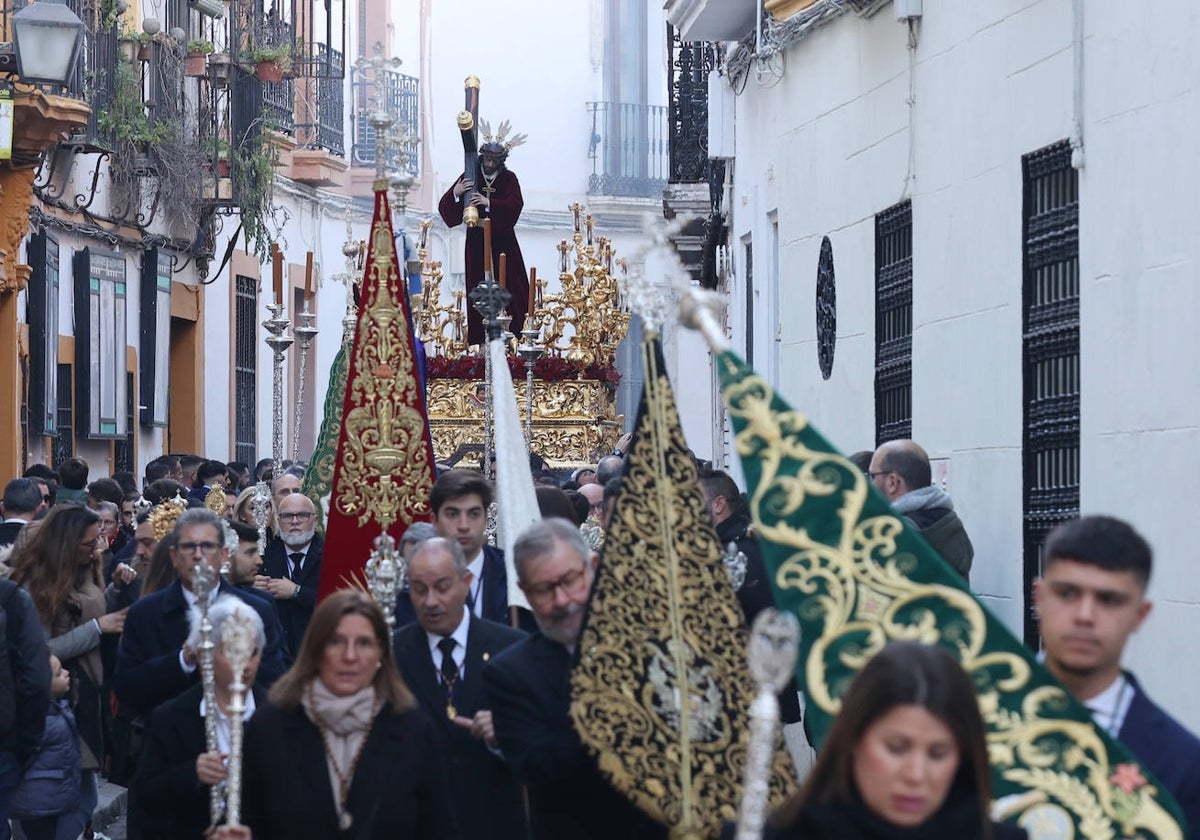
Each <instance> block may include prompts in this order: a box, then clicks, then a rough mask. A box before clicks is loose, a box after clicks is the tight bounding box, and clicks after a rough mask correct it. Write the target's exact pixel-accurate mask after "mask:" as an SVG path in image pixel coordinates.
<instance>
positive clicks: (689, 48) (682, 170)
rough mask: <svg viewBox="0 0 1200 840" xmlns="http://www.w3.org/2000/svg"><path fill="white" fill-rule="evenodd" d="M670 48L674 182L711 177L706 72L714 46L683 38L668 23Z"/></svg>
mask: <svg viewBox="0 0 1200 840" xmlns="http://www.w3.org/2000/svg"><path fill="white" fill-rule="evenodd" d="M667 43H668V44H669V45H670V49H671V60H670V62H669V64H668V78H667V85H668V89H669V91H670V96H671V105H670V108H671V111H670V126H671V128H670V147H671V170H670V172H671V174H670V180H671V183H673V184H696V183H703V182H705V181H708V180H710V175H711V172H710V167H709V162H708V74H709V72H710V71H711V70H712V69H713V67H714V66H715V65H716V60H717V59H716V49H715V48H714V46H713V45H712V44H709V43H706V42H704V41H684V40H683V39H682V38H680V37H679V32H678V31H676V29H675V28H674V27H672V26H670V25H669V24H668V26H667Z"/></svg>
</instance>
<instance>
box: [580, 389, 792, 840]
mask: <svg viewBox="0 0 1200 840" xmlns="http://www.w3.org/2000/svg"><path fill="white" fill-rule="evenodd" d="M651 379H652V378H651V377H650V376H649V375H648V377H647V385H646V389H645V390H646V393H645V394H644V396H643V400H644V407H643V409H642V414H641V416H639V419H638V432H637V434H636V435H635V436H634V441H635V443H634V446H633V451H632V452H631V453H630V455H629V457H628V460H627V466H626V472H625V474H624V477H623V478H622V487H621V496H620V499H619V500H618V502H617V507H616V510H615V512H614V522H613V523H612V524H611V525H610V527H609V530H608V532H607V534H606V536H605V546H604V555H603V558H602V560H601V566H600V571H599V572H598V573H597V581H596V584H595V588H594V591H593V593H592V600H591V603H590V606H589V610H588V621H587V625H586V627H585V628H584V631H583V634H582V635H581V637H580V643H579V649H580V661H579V663H578V664H577V665H576V667H575V669H574V671H573V673H572V689H573V695H572V705H571V715H572V717H573V719H574V721H575V725H576V730H577V731H578V732H579V733H580V737H581V739H582V740H583V742H584V744H585V745H587V746H588V747H589V748H590V749H591V750H592V751H593V752H594V753H595V754H596V756H597V758H598V760H599V763H600V768H601V771H602V772H603V773H604V774H605V776H606V777H608V778H609V780H610V781H611V782H612V784H613V785H614V786H615V787H616V788H617V789H618V790H620V791H621V792H622V793H623V794H624V795H625V796H627V797H629V798H630V799H632V800H633V801H634V802H636V803H637V804H638V806H639V807H641V808H642V809H643V810H644V811H646V812H647V813H650V814H653V815H655V816H656V817H657V818H658V819H660V820H661V821H662V822H663V823H665V824H666V825H669V826H673V827H674V829H675V831H676V832H683V833H687V832H697V833H700V834H704V835H706V836H713V837H715V836H716V834H717V833H718V832H719V830H720V827H721V824H722V823H723V822H725V821H729V820H733V819H735V818H736V808H737V803H738V802H739V801H740V799H741V780H742V778H743V776H744V772H745V767H746V761H747V749H748V732H747V728H746V723H747V720H748V716H747V709H748V707H749V704H750V701H751V700H752V699H753V697H754V684H753V682H752V681H751V679H750V675H749V671H748V669H747V666H746V653H745V650H746V633H745V630H744V629H743V617H742V614H741V609H740V607H739V605H738V602H737V599H736V597H735V596H734V593H733V590H732V586H731V585H730V582H729V576H728V573H727V572H726V571H725V568H724V565H723V564H722V562H721V547H720V545H719V544H718V542H717V539H716V535H715V533H714V532H713V530H712V528H711V525H709V524H708V522H707V514H706V512H705V510H704V506H703V499H702V497H701V494H700V490H699V487H698V483H697V476H696V471H695V466H694V463H693V461H692V459H691V455H690V453H689V452H688V450H687V447H686V444H685V443H684V441H683V436H682V431H681V430H680V426H679V417H678V414H677V413H676V409H675V405H674V400H673V398H671V397H670V390H669V383H668V382H667V380H666V377H665V376H663V377H662V378H661V380H660V381H657V382H652V381H651ZM646 415H651V416H657V417H658V418H659V422H660V424H661V425H659V426H658V428H657V430H656V431H655V432H651V431H650V426H651V425H652V424H651V423H650V421H648V420H647V418H646ZM664 429H665V430H667V431H666V433H665V434H664V433H663V430H664ZM660 458H661V461H659V460H658V459H660ZM656 462H657V463H658V464H659V466H660V467H661V472H660V471H659V469H657V468H656V466H655V465H656ZM681 697H682V698H683V699H682V700H681V699H680V698H681ZM685 721H686V723H685ZM685 726H686V731H687V733H688V734H689V737H687V738H686V739H685V738H684V737H683V736H682V734H681V733H682V732H683V731H684V727H685ZM772 770H773V773H772V780H771V791H772V800H773V801H774V802H776V803H778V802H779V801H780V800H781V799H782V797H783V796H784V795H785V793H786V791H785V787H786V782H787V780H791V779H793V778H794V774H793V772H792V770H791V767H790V763H789V761H788V759H787V756H786V752H785V751H784V750H783V749H778V750H777V751H776V754H775V761H774V765H773V767H772Z"/></svg>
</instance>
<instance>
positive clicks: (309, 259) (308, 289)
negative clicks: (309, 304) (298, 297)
mask: <svg viewBox="0 0 1200 840" xmlns="http://www.w3.org/2000/svg"><path fill="white" fill-rule="evenodd" d="M312 268H313V252H312V251H309V252H308V254H307V255H306V256H305V257H304V299H305V300H312V274H313V272H312Z"/></svg>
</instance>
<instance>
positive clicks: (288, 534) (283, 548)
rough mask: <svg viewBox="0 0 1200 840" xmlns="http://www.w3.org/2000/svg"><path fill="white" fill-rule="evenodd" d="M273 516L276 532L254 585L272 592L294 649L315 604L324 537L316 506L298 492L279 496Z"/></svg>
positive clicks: (290, 644)
mask: <svg viewBox="0 0 1200 840" xmlns="http://www.w3.org/2000/svg"><path fill="white" fill-rule="evenodd" d="M275 519H276V521H277V523H278V528H279V535H278V536H277V537H275V539H273V540H271V543H270V544H269V545H268V546H267V556H266V557H265V558H264V559H263V576H262V577H259V578H258V582H256V583H255V586H256V587H258V588H260V589H265V590H266V591H267V592H270V593H271V594H272V595H273V596H275V608H276V610H278V612H279V622H280V624H282V625H283V632H284V635H285V636H286V637H287V642H288V648H289V649H290V650H292V651H298V650H300V642H301V641H302V640H303V639H304V631H305V630H306V629H308V621H309V619H310V618H312V614H313V610H314V609H315V608H316V606H317V583H318V581H320V579H321V550H322V548H323V547H324V544H325V541H324V540H323V539H322V538H321V536H320V535H319V534H317V509H316V507H315V506H314V505H313V503H312V499H310V498H308V497H307V496H305V495H304V494H302V493H289V494H287V495H285V496H283V497H282V499H281V500H280V501H279V502H278V504H277V505H276V508H275Z"/></svg>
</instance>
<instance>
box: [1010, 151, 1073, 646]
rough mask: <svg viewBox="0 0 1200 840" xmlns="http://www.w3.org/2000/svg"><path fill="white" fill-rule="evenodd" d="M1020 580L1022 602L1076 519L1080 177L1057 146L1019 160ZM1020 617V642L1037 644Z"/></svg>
mask: <svg viewBox="0 0 1200 840" xmlns="http://www.w3.org/2000/svg"><path fill="white" fill-rule="evenodd" d="M1022 169H1023V173H1024V213H1023V216H1024V218H1023V232H1024V237H1023V238H1024V259H1023V263H1024V266H1023V275H1024V277H1023V283H1022V313H1023V319H1022V320H1023V336H1022V338H1023V340H1022V369H1023V386H1024V404H1025V410H1024V414H1025V431H1024V441H1023V444H1024V446H1023V470H1022V472H1023V481H1022V484H1023V489H1024V493H1023V514H1024V517H1023V519H1024V527H1023V531H1024V577H1025V593H1026V598H1027V603H1028V604H1032V585H1033V580H1034V579H1035V578H1036V577H1037V576H1038V575H1039V574H1040V573H1041V551H1042V545H1043V544H1044V542H1045V539H1046V535H1047V533H1048V532H1049V531H1050V530H1051V529H1052V528H1054V526H1056V525H1058V524H1059V523H1061V522H1064V521H1066V520H1068V519H1073V518H1074V517H1076V516H1078V515H1079V446H1080V414H1079V403H1080V382H1079V173H1078V172H1077V171H1076V170H1075V169H1074V168H1073V167H1072V166H1071V145H1070V143H1069V142H1068V141H1066V140H1064V141H1062V142H1059V143H1055V144H1054V145H1052V146H1047V147H1046V148H1044V149H1040V150H1038V151H1036V152H1032V153H1031V154H1028V155H1025V157H1024V158H1023V159H1022ZM1038 638H1039V635H1038V626H1037V620H1036V618H1035V617H1034V616H1033V614H1032V612H1031V611H1030V610H1026V614H1025V642H1026V643H1027V644H1029V645H1030V646H1031V647H1037V644H1038Z"/></svg>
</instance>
